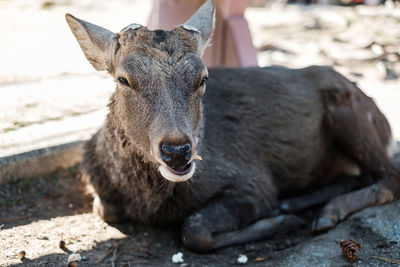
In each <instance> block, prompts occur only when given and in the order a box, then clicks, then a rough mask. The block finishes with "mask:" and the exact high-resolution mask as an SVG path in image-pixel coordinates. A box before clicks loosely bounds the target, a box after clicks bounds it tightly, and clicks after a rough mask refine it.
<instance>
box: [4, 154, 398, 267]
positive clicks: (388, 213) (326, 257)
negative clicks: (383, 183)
mask: <svg viewBox="0 0 400 267" xmlns="http://www.w3.org/2000/svg"><path fill="white" fill-rule="evenodd" d="M396 161H397V165H398V166H400V154H398V155H397V158H396ZM90 211H91V199H90V198H89V197H88V196H87V195H86V194H85V188H84V185H83V184H82V183H81V182H80V179H79V172H78V171H77V168H71V169H68V170H64V171H60V172H58V173H56V174H54V175H53V176H52V177H48V178H35V179H19V180H18V179H13V180H10V181H9V182H8V183H6V184H3V185H1V186H0V227H1V230H0V251H2V253H1V254H0V265H1V266H65V265H66V263H67V259H68V255H69V254H71V253H72V252H78V253H80V255H81V256H82V257H85V261H81V262H79V265H78V266H112V264H114V265H115V266H180V265H179V264H174V263H172V261H171V257H172V255H173V254H175V253H177V252H182V253H183V259H184V263H185V264H190V266H204V265H207V266H228V265H235V264H238V263H237V262H236V261H237V258H238V257H239V255H240V254H244V255H246V256H247V257H248V262H247V263H246V265H249V266H253V265H256V266H288V267H289V266H290V267H293V266H299V267H302V266H393V264H391V263H388V262H386V261H383V260H379V259H376V258H374V256H378V257H383V258H385V259H386V260H393V259H398V260H400V220H399V218H400V200H398V201H396V202H393V203H390V204H387V205H384V206H380V207H372V208H368V209H366V210H364V211H361V212H359V213H356V214H354V215H352V216H351V217H350V218H348V219H347V220H346V221H344V222H342V223H340V224H339V225H338V226H337V227H336V228H335V229H333V230H331V231H329V232H327V233H325V234H321V235H318V236H313V235H312V234H311V232H310V230H309V227H306V228H304V229H300V230H298V231H296V232H292V233H287V234H285V235H280V236H275V237H274V238H273V239H271V240H266V241H260V242H253V243H249V244H243V245H239V246H235V247H230V248H226V249H221V250H219V251H217V252H215V253H212V254H207V255H198V254H194V253H191V252H189V251H187V250H186V249H184V248H183V247H182V244H181V243H180V241H179V229H178V228H177V229H155V228H149V227H146V226H141V225H134V224H130V223H125V224H117V225H107V224H106V223H104V222H103V221H101V220H100V219H99V218H98V217H97V216H96V215H95V214H93V213H91V212H90ZM315 212H316V211H313V212H311V213H310V214H305V217H308V218H311V217H312V215H313V214H315ZM348 238H353V239H356V240H358V241H359V242H360V243H361V244H362V245H363V247H362V248H361V250H360V252H359V260H358V261H357V262H355V263H350V262H348V261H347V259H346V258H345V257H343V256H342V252H341V249H340V246H339V242H340V241H342V240H344V239H348ZM61 240H63V241H65V242H66V248H65V249H61V248H59V242H60V241H61ZM21 250H24V251H25V252H26V259H24V260H23V261H21V260H19V259H18V257H17V253H18V251H21ZM182 266H185V265H182ZM186 266H187V265H186Z"/></svg>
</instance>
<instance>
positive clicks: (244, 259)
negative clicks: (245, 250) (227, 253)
mask: <svg viewBox="0 0 400 267" xmlns="http://www.w3.org/2000/svg"><path fill="white" fill-rule="evenodd" d="M248 260H249V259H248V258H247V256H246V255H244V254H240V255H239V257H238V258H237V260H236V261H237V262H238V263H240V264H246V263H247V261H248Z"/></svg>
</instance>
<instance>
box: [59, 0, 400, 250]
mask: <svg viewBox="0 0 400 267" xmlns="http://www.w3.org/2000/svg"><path fill="white" fill-rule="evenodd" d="M66 20H67V23H68V25H69V27H70V29H71V31H72V33H73V35H74V36H75V37H76V39H77V41H78V43H79V45H80V47H81V48H82V50H83V53H84V55H85V56H86V58H87V59H88V61H89V62H90V63H91V65H93V67H94V68H95V69H96V70H99V71H104V70H105V71H107V72H108V73H109V74H110V75H111V76H112V77H113V78H114V79H115V82H116V89H115V91H114V93H113V94H112V96H111V98H110V102H109V105H108V108H109V113H108V115H107V117H106V119H105V122H104V124H103V125H102V127H101V128H100V129H99V131H98V132H97V133H95V134H94V135H93V137H92V138H91V139H90V140H88V141H87V142H86V144H85V146H84V153H83V159H82V168H83V172H84V173H85V177H86V181H87V183H88V184H89V185H90V186H92V187H93V189H94V193H93V210H94V212H95V213H97V214H98V215H99V216H100V217H101V218H102V219H103V220H104V221H105V222H107V223H116V222H124V221H127V222H133V223H143V224H147V225H154V226H157V225H158V226H160V225H163V226H169V225H175V226H179V227H180V229H181V230H180V240H181V241H182V244H183V246H184V247H186V248H187V249H189V250H192V251H195V252H199V253H207V252H210V251H213V250H217V249H220V248H223V247H227V246H233V245H237V244H242V243H246V242H252V241H257V240H264V239H268V238H270V237H271V236H273V235H275V234H276V233H280V232H285V231H290V230H292V229H297V228H299V227H304V226H305V224H307V222H306V221H305V220H304V219H302V218H301V217H300V216H298V215H297V214H298V212H300V211H304V210H306V209H308V208H310V207H312V206H315V205H319V206H320V212H319V213H318V214H317V215H316V217H315V218H314V219H313V221H312V222H311V221H309V222H308V225H309V226H310V227H311V229H312V231H314V232H317V233H318V232H321V231H326V230H329V229H331V228H333V227H335V226H336V225H337V224H338V223H339V222H341V221H343V220H345V218H346V217H348V216H349V215H350V214H352V213H354V212H357V211H360V210H362V209H365V208H367V207H370V206H376V205H382V204H385V203H389V202H391V201H394V200H395V199H397V198H398V197H399V193H400V187H399V182H400V174H399V171H398V170H397V169H396V167H395V166H393V164H392V162H391V157H392V154H391V152H390V151H391V148H392V144H393V137H392V132H391V128H390V125H389V122H388V121H387V119H386V118H385V116H384V115H383V114H382V112H381V111H380V110H379V108H378V107H377V105H376V104H375V102H374V100H373V99H372V98H370V97H368V96H367V95H366V94H364V93H363V92H362V91H361V89H359V88H358V87H357V85H356V84H355V83H353V82H351V81H350V80H348V79H347V78H345V77H344V76H342V75H341V74H339V73H338V72H336V71H335V70H334V69H333V68H331V67H327V66H310V67H306V68H302V69H289V68H285V67H281V66H271V67H248V68H227V67H217V68H209V69H208V68H207V67H206V65H205V64H204V62H203V61H202V55H203V53H204V50H205V49H206V48H207V46H208V45H209V43H210V39H211V38H212V33H213V27H214V20H215V7H214V2H213V0H207V1H206V2H205V3H204V4H203V5H202V6H201V7H200V8H199V9H198V10H197V11H196V12H195V13H194V14H193V15H192V17H191V18H189V19H188V20H187V21H186V22H185V23H184V24H182V25H178V26H175V27H174V28H173V29H172V30H161V29H157V30H149V29H148V28H147V27H145V26H142V25H140V24H135V23H133V24H130V25H129V26H127V27H125V28H123V29H122V30H121V31H120V32H119V33H114V32H112V31H109V30H107V29H105V28H102V27H100V26H97V25H94V24H92V23H89V22H86V21H84V20H81V19H78V18H76V17H74V16H72V15H70V14H66ZM342 181H343V182H342ZM350 181H356V182H355V183H354V184H353V185H352V186H339V185H346V184H351V183H350ZM327 188H334V189H335V190H328V189H327ZM340 188H342V189H340Z"/></svg>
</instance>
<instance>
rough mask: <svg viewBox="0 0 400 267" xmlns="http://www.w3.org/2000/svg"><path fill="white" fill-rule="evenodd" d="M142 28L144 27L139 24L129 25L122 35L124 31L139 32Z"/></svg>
mask: <svg viewBox="0 0 400 267" xmlns="http://www.w3.org/2000/svg"><path fill="white" fill-rule="evenodd" d="M142 27H143V25H140V24H137V23H132V24H129V25H128V26H126V27H125V28H123V29H122V30H121V31H120V33H123V32H124V31H127V30H137V29H139V28H142Z"/></svg>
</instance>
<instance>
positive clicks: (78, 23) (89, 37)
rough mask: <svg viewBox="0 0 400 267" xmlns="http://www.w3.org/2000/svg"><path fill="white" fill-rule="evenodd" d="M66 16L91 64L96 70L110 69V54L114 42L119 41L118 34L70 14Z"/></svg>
mask: <svg viewBox="0 0 400 267" xmlns="http://www.w3.org/2000/svg"><path fill="white" fill-rule="evenodd" d="M65 18H66V20H67V22H68V25H69V27H70V28H71V31H72V33H73V34H74V35H75V38H76V39H77V40H78V43H79V45H80V47H81V48H82V51H83V53H84V54H85V56H86V58H87V59H88V60H89V62H90V64H92V66H93V67H94V68H95V69H96V70H109V65H110V64H109V63H110V60H111V58H110V57H109V56H108V55H110V49H111V48H112V47H113V44H116V43H117V42H118V41H117V40H118V38H116V37H118V34H115V33H113V32H111V31H109V30H107V29H104V28H102V27H99V26H96V25H94V24H91V23H89V22H86V21H84V20H81V19H78V18H75V17H74V16H72V15H70V14H66V15H65Z"/></svg>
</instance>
